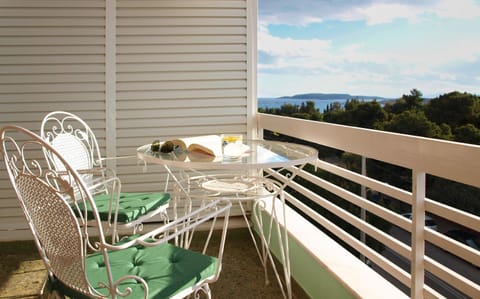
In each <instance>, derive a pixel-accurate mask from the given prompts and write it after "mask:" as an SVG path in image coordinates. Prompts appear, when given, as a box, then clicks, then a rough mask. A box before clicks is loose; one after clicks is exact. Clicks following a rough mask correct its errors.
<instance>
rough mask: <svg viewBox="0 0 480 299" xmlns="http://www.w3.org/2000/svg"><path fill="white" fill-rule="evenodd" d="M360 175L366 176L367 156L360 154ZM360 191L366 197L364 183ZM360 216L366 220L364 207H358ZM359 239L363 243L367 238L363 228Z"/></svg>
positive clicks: (361, 257)
mask: <svg viewBox="0 0 480 299" xmlns="http://www.w3.org/2000/svg"><path fill="white" fill-rule="evenodd" d="M362 175H363V176H367V158H366V157H365V156H362ZM360 193H361V194H360V195H361V196H362V197H363V198H365V199H367V187H365V185H362V186H361V189H360ZM360 218H361V219H362V221H366V220H367V212H366V211H365V209H364V208H361V209H360ZM360 241H362V243H363V244H366V243H367V238H366V236H365V232H364V231H363V230H362V231H360ZM360 259H361V260H362V262H364V263H365V262H366V259H365V256H364V255H363V254H362V255H361V256H360Z"/></svg>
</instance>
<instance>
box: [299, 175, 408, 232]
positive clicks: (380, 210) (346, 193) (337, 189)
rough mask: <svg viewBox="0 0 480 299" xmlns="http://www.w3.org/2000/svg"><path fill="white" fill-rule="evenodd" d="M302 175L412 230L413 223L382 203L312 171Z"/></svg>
mask: <svg viewBox="0 0 480 299" xmlns="http://www.w3.org/2000/svg"><path fill="white" fill-rule="evenodd" d="M298 175H299V176H300V177H302V178H304V179H306V180H308V181H310V182H312V183H314V184H316V185H317V186H320V187H322V188H324V189H325V190H327V191H329V192H331V193H333V194H335V195H338V196H340V197H341V198H343V199H345V200H347V201H348V202H350V203H352V204H354V205H356V206H358V207H361V208H363V209H365V210H367V211H369V212H370V213H373V214H375V215H377V216H379V217H381V218H383V219H385V220H387V221H389V222H391V223H393V224H395V225H397V226H399V227H401V228H403V229H404V230H406V231H410V230H411V223H409V221H408V220H407V219H406V218H405V217H403V216H399V215H398V214H397V213H395V212H392V211H390V210H389V209H386V208H384V207H382V206H380V205H377V204H375V203H373V202H371V201H369V200H366V199H365V198H363V197H361V196H359V195H357V194H354V193H352V192H350V191H348V190H345V189H343V188H341V187H339V186H337V185H335V184H332V183H330V182H328V181H326V180H324V179H321V178H319V177H317V176H315V175H312V174H311V173H308V172H306V171H302V172H301V173H299V174H298Z"/></svg>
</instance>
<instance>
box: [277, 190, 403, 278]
mask: <svg viewBox="0 0 480 299" xmlns="http://www.w3.org/2000/svg"><path fill="white" fill-rule="evenodd" d="M285 198H286V199H287V201H288V202H289V203H291V204H292V205H294V206H295V207H296V208H298V209H299V210H301V211H302V212H303V213H305V214H306V215H307V216H309V217H310V218H312V219H313V220H315V222H316V223H318V224H320V225H322V226H323V227H324V228H326V229H327V230H328V231H329V232H331V233H332V234H334V235H335V236H337V237H338V238H340V239H341V240H342V241H343V242H345V243H347V244H348V245H350V246H352V247H353V248H355V249H356V250H357V251H358V252H359V253H360V254H362V255H364V256H365V257H367V258H368V259H369V260H371V261H372V262H374V263H375V264H377V265H379V266H380V267H381V268H382V269H383V270H385V271H386V272H387V273H389V274H390V275H392V276H393V277H395V278H396V279H397V280H399V281H400V282H401V283H402V284H404V285H406V286H409V284H410V279H411V277H410V274H409V273H408V272H406V271H404V270H403V269H402V268H400V267H399V266H397V265H396V264H394V263H392V262H391V261H390V260H388V259H387V258H385V257H383V256H382V255H380V254H378V253H377V252H376V251H374V250H373V249H371V248H370V247H368V246H367V245H365V244H364V243H362V242H361V241H359V240H358V239H356V238H354V237H353V236H352V235H350V234H349V233H347V232H345V231H344V230H343V229H341V228H339V227H338V226H336V225H335V224H334V223H332V222H331V221H330V220H328V219H327V218H325V217H323V216H322V215H320V214H318V213H317V212H316V211H315V210H313V209H312V208H310V207H309V206H307V205H305V204H304V203H303V202H301V201H300V200H298V199H297V198H295V197H293V196H292V195H291V194H289V193H288V192H285Z"/></svg>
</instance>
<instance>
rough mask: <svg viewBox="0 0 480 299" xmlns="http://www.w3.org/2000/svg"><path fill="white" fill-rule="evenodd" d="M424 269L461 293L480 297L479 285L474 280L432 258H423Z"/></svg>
mask: <svg viewBox="0 0 480 299" xmlns="http://www.w3.org/2000/svg"><path fill="white" fill-rule="evenodd" d="M425 270H427V271H428V272H430V273H432V274H433V275H435V276H437V277H438V278H439V279H442V280H443V281H448V284H450V285H452V286H453V287H454V288H456V289H457V290H460V291H461V292H462V293H464V294H466V295H468V296H470V297H472V298H480V287H479V286H478V285H477V284H476V283H475V282H473V281H471V280H469V279H467V278H465V277H463V276H462V275H460V274H458V273H457V272H455V271H453V270H451V269H450V268H448V267H445V266H444V265H442V264H440V263H439V262H437V261H435V260H433V259H432V258H429V257H426V258H425Z"/></svg>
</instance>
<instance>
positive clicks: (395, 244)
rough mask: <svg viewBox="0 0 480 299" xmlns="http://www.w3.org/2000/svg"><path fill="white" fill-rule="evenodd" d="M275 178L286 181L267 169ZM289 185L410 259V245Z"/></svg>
mask: <svg viewBox="0 0 480 299" xmlns="http://www.w3.org/2000/svg"><path fill="white" fill-rule="evenodd" d="M269 173H271V174H272V175H273V176H274V177H275V178H277V179H279V180H280V181H282V182H286V181H287V180H288V179H287V178H285V177H284V176H282V175H280V174H278V173H275V172H273V171H269ZM288 186H289V187H291V188H293V189H295V190H296V191H298V192H300V193H302V194H303V195H305V196H307V197H308V198H309V199H310V200H311V201H313V202H315V203H317V204H319V205H320V206H322V207H323V208H325V209H327V210H329V211H330V212H332V213H333V214H335V215H337V216H338V217H340V218H341V219H343V220H345V221H347V222H348V223H350V224H352V225H354V226H355V227H357V228H358V229H360V230H361V231H363V232H365V233H367V234H368V235H369V236H371V237H372V238H374V239H376V240H378V241H379V242H381V243H383V244H385V245H386V246H388V247H390V248H392V249H393V250H394V251H395V252H397V253H398V254H400V255H402V256H403V257H404V258H406V259H410V247H408V246H407V245H405V244H404V243H402V242H400V241H399V240H397V239H395V238H393V237H391V236H390V235H388V234H387V233H385V232H383V231H381V230H380V229H378V228H376V227H375V226H373V225H371V224H370V223H367V222H365V221H363V220H361V219H359V218H358V217H355V216H353V215H352V214H350V213H349V212H347V211H345V210H344V209H342V208H340V207H338V206H337V205H335V204H333V203H331V202H330V201H328V200H326V199H325V198H323V197H321V196H320V195H318V194H315V193H313V192H312V191H311V190H309V189H307V188H305V187H303V186H301V185H300V184H298V183H295V182H290V183H289V184H288Z"/></svg>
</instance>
